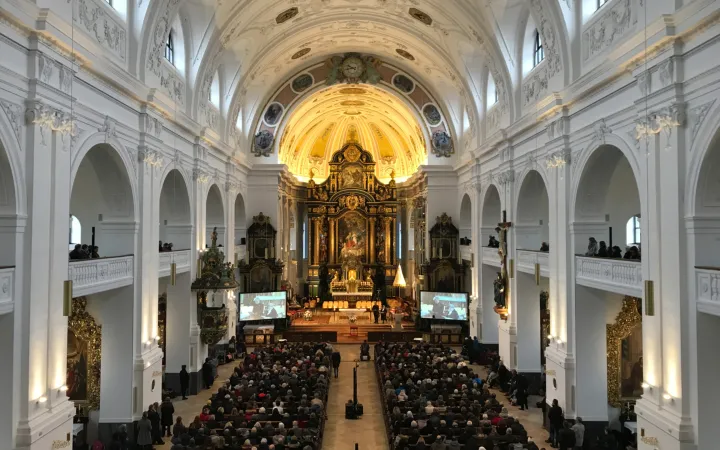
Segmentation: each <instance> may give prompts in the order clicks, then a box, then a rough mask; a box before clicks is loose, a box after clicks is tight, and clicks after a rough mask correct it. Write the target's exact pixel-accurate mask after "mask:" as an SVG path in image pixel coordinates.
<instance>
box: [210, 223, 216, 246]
mask: <svg viewBox="0 0 720 450" xmlns="http://www.w3.org/2000/svg"><path fill="white" fill-rule="evenodd" d="M217 237H218V234H217V227H213V230H212V234H210V242H212V244H211V245H212V247H217Z"/></svg>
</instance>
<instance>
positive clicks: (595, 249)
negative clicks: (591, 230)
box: [585, 237, 598, 256]
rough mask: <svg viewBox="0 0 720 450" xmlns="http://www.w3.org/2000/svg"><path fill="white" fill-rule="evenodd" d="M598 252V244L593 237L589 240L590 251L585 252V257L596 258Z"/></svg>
mask: <svg viewBox="0 0 720 450" xmlns="http://www.w3.org/2000/svg"><path fill="white" fill-rule="evenodd" d="M597 252H598V243H597V241H596V240H595V238H594V237H591V238H590V239H589V240H588V249H587V252H585V256H595V255H597Z"/></svg>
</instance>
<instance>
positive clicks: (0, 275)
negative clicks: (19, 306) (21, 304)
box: [0, 267, 15, 316]
mask: <svg viewBox="0 0 720 450" xmlns="http://www.w3.org/2000/svg"><path fill="white" fill-rule="evenodd" d="M14 292H15V268H14V267H2V268H0V316H1V315H3V314H10V313H11V312H12V311H13V308H14V307H15V297H14V295H15V294H14Z"/></svg>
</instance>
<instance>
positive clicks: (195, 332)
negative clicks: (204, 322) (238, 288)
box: [188, 170, 208, 373]
mask: <svg viewBox="0 0 720 450" xmlns="http://www.w3.org/2000/svg"><path fill="white" fill-rule="evenodd" d="M200 175H202V173H201V171H199V170H195V171H194V172H193V186H192V194H191V201H192V202H193V223H194V226H195V241H194V242H195V245H194V246H193V247H191V248H190V255H191V256H190V257H191V261H192V265H191V267H190V274H191V276H190V280H191V283H192V281H193V280H195V279H197V277H198V275H199V274H198V273H197V260H198V259H199V258H200V255H201V252H202V251H203V250H204V249H205V238H206V229H207V225H206V209H207V194H208V192H207V190H208V185H207V184H206V183H201V177H200ZM189 297H190V300H189V301H190V304H191V306H190V366H189V367H188V372H191V373H193V372H197V371H199V370H200V368H201V367H202V364H203V362H205V358H206V357H207V352H208V349H207V345H205V344H203V343H202V341H201V340H200V326H199V325H198V322H197V296H196V294H195V293H192V292H191V293H189Z"/></svg>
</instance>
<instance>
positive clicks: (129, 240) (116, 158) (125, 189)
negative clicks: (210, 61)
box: [70, 144, 136, 257]
mask: <svg viewBox="0 0 720 450" xmlns="http://www.w3.org/2000/svg"><path fill="white" fill-rule="evenodd" d="M70 214H71V215H73V216H75V217H77V219H78V220H79V221H80V223H81V224H82V233H81V238H82V244H84V245H88V246H92V243H93V242H94V243H95V246H97V247H98V249H97V253H98V255H99V256H100V257H109V256H120V255H128V254H132V253H134V250H135V228H136V224H135V212H134V204H133V190H132V185H131V182H130V177H129V175H128V170H127V168H126V166H125V163H124V162H123V160H122V158H121V156H120V155H119V154H118V152H117V151H116V150H115V148H114V147H112V146H111V145H108V144H98V145H95V146H94V147H92V148H91V149H90V150H89V151H88V152H87V153H86V154H85V156H84V157H83V159H82V161H81V162H80V165H79V166H78V168H77V172H76V173H75V178H74V180H73V181H72V194H71V197H70Z"/></svg>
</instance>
